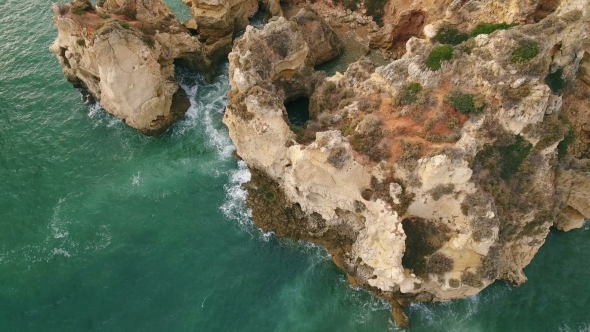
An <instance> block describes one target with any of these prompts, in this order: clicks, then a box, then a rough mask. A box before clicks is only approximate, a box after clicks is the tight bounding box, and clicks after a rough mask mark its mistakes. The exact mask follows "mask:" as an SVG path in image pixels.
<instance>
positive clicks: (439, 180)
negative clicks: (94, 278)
mask: <svg viewBox="0 0 590 332" xmlns="http://www.w3.org/2000/svg"><path fill="white" fill-rule="evenodd" d="M416 3H419V2H416ZM517 3H519V2H516V1H512V2H508V1H507V2H503V3H499V2H494V1H477V2H474V1H467V2H465V1H463V2H458V1H454V2H452V3H450V4H448V6H447V7H446V8H445V9H444V10H441V11H440V12H441V16H438V17H436V18H435V19H433V20H430V21H427V20H425V21H424V22H423V23H424V24H422V23H421V24H420V25H421V29H422V30H421V33H423V36H424V37H425V38H424V39H418V38H416V37H414V36H409V37H408V38H409V39H407V42H406V43H405V54H404V55H403V57H401V58H400V59H398V60H395V61H392V62H391V63H389V64H388V65H385V66H382V67H378V68H375V67H374V65H373V64H372V63H371V62H370V61H369V60H367V59H363V60H360V61H358V62H356V63H353V64H351V65H350V66H349V67H348V70H347V71H346V72H345V73H343V74H341V73H336V75H334V76H332V77H324V76H323V74H322V73H321V72H315V71H314V68H313V66H314V64H315V59H317V58H318V57H320V58H325V59H328V58H330V57H332V56H333V54H337V52H335V49H337V47H334V45H331V44H330V43H328V42H323V47H318V45H313V46H312V45H310V41H309V40H307V39H306V38H305V36H306V35H307V34H309V32H308V31H307V30H306V29H307V27H308V26H309V24H301V22H300V21H299V20H298V19H297V18H295V17H294V18H292V19H291V20H290V21H287V20H285V19H283V18H280V19H278V20H275V21H273V22H271V23H269V24H268V25H267V26H266V27H264V28H263V29H261V30H257V29H253V28H252V27H248V28H247V30H246V33H245V34H244V36H243V37H241V38H240V39H239V40H237V41H236V43H235V45H234V48H233V51H232V53H231V54H230V55H229V58H230V83H231V91H230V92H229V104H228V107H227V110H226V113H225V116H224V120H223V121H224V123H225V124H226V125H227V126H228V128H229V132H230V136H231V138H232V140H233V142H234V144H235V145H236V148H237V154H238V155H239V156H240V157H241V158H242V159H243V160H245V162H246V163H247V164H248V166H249V167H250V169H251V171H252V173H253V177H252V181H251V182H250V183H249V184H248V185H247V188H248V189H249V197H248V204H249V207H250V208H252V211H253V217H254V221H255V223H256V224H257V225H258V226H259V227H261V228H262V229H263V230H264V231H273V232H275V233H276V234H277V235H278V236H287V237H292V238H296V239H305V240H309V241H313V242H317V243H320V244H322V245H324V246H326V247H327V248H328V249H329V250H330V252H331V254H332V256H333V259H334V261H335V263H336V264H337V265H338V266H340V267H341V268H342V269H343V270H344V271H345V272H346V273H347V275H348V276H349V280H350V282H351V283H353V284H355V285H362V286H364V287H366V288H368V289H369V290H371V291H372V292H373V293H374V294H376V295H377V296H380V297H382V298H385V299H387V300H389V301H390V303H392V305H393V307H394V314H395V315H396V316H397V317H398V318H399V320H398V322H402V321H403V314H402V313H401V310H400V304H401V305H403V304H404V303H405V302H406V301H444V300H448V299H453V298H460V297H465V296H469V295H473V294H476V293H478V292H479V291H481V290H482V289H483V288H485V287H486V286H488V285H489V284H491V283H492V282H494V281H495V280H498V279H503V280H507V281H510V282H512V283H513V284H516V285H519V284H522V283H523V282H525V281H526V276H525V275H524V274H523V272H522V270H523V268H524V267H525V266H527V265H528V264H529V263H530V261H531V259H532V258H533V256H534V255H535V253H536V252H537V251H538V249H539V247H540V246H541V245H542V244H543V242H544V240H545V237H546V236H547V234H548V232H549V229H550V227H551V226H552V225H554V224H555V225H556V226H558V227H560V228H561V229H564V230H568V229H571V228H573V227H580V226H581V224H583V221H584V219H587V218H589V217H590V211H589V210H588V198H589V194H590V186H589V185H588V181H589V173H588V171H589V170H590V169H589V168H588V164H589V163H588V160H587V159H584V158H588V157H587V154H586V152H587V144H586V145H584V142H585V141H586V138H587V137H584V135H586V136H587V132H584V130H586V129H587V128H586V127H587V123H586V122H583V121H585V120H581V119H587V116H588V114H587V109H579V108H576V107H575V106H569V107H568V106H567V105H568V104H569V105H575V104H576V103H579V102H580V98H581V97H580V96H577V97H575V96H574V95H575V92H572V91H576V88H575V87H574V86H573V84H574V81H575V79H576V75H577V76H578V77H582V78H581V79H579V80H578V81H581V80H582V79H584V77H585V76H584V74H583V73H582V74H580V73H581V70H580V69H579V68H583V67H580V63H581V62H582V59H583V57H584V54H585V49H588V34H589V30H588V22H589V20H588V15H589V14H588V8H587V2H586V1H579V0H569V1H566V0H564V1H562V2H561V3H560V4H556V5H555V6H554V7H551V10H548V11H547V12H544V13H543V14H542V15H541V14H538V15H536V16H535V13H536V12H538V9H539V6H538V4H537V5H536V6H531V8H529V7H518V6H516V4H517ZM431 5H433V4H431ZM444 5H445V4H443V3H437V4H436V6H435V7H436V8H438V7H441V6H444ZM422 6H425V5H424V4H422ZM418 9H420V10H421V11H422V12H424V13H426V12H428V9H429V8H428V7H420V6H419V5H416V7H415V8H414V10H418ZM433 12H434V13H437V12H438V11H433ZM306 13H307V14H306ZM442 13H444V15H443V14H442ZM492 14H494V15H496V16H494V15H492ZM531 15H533V17H532V18H531ZM298 16H299V17H301V16H304V17H306V20H307V21H311V20H321V18H320V17H319V16H317V15H314V12H313V10H310V9H304V10H302V12H300V13H299V14H298ZM457 17H459V18H460V19H455V18H457ZM507 18H511V19H510V20H508V19H507ZM466 20H467V21H466ZM490 20H494V21H491V22H490ZM505 22H510V23H515V24H507V23H505ZM426 23H428V24H426ZM484 23H485V24H484ZM489 23H494V24H489ZM516 23H518V24H516ZM319 25H321V24H319ZM316 26H318V24H316ZM322 26H325V25H322ZM316 33H319V32H316ZM332 33H333V32H332V31H331V30H330V29H329V28H324V29H322V30H321V34H322V35H323V36H325V37H324V38H323V39H322V40H326V41H327V40H330V38H329V36H330V35H331V34H332ZM314 40H315V41H317V40H320V39H315V38H314ZM320 50H321V51H320ZM318 51H319V52H321V53H322V55H321V56H318V55H317V54H316V53H317V52H318ZM582 71H583V70H582ZM585 89H587V88H585ZM564 95H565V96H566V97H565V104H566V107H565V108H564V107H562V106H563V105H564ZM572 96H573V97H572ZM300 97H306V98H309V110H308V112H309V119H308V120H307V122H306V124H305V125H303V126H298V125H296V124H295V122H294V119H295V116H302V114H303V115H305V113H306V112H307V111H306V110H304V109H303V108H300V109H291V108H290V104H289V103H290V102H291V101H292V100H294V99H297V98H300ZM568 98H569V99H571V100H569V101H568ZM583 98H585V97H583ZM586 104H587V102H586ZM578 112H581V113H583V114H578ZM295 113H300V114H295ZM584 128H586V129H584ZM574 151H579V152H576V153H577V154H576V153H574Z"/></svg>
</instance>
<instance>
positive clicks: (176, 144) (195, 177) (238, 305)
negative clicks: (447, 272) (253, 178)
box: [0, 0, 590, 331]
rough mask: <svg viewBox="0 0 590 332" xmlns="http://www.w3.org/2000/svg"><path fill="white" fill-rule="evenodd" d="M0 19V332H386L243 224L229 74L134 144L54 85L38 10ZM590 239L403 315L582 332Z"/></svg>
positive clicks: (310, 248)
mask: <svg viewBox="0 0 590 332" xmlns="http://www.w3.org/2000/svg"><path fill="white" fill-rule="evenodd" d="M167 3H169V4H171V5H172V8H173V9H174V10H175V11H176V12H180V13H182V15H183V17H184V18H188V17H189V14H188V11H187V8H186V6H184V5H183V4H182V3H181V1H172V0H169V1H167ZM0 13H1V14H0V26H1V27H2V29H0V331H391V330H395V327H394V326H393V325H392V323H391V321H390V319H389V315H390V314H389V308H388V305H387V304H385V303H383V302H382V301H380V300H378V299H375V298H373V297H372V296H371V295H370V294H368V293H367V292H366V291H364V290H358V289H353V288H351V287H350V286H348V284H347V283H346V280H345V277H344V275H343V274H342V273H341V272H340V271H339V270H338V269H337V268H336V267H335V266H334V264H333V263H332V262H331V261H330V258H329V255H328V254H327V252H326V251H325V250H323V249H321V248H319V247H317V246H314V245H310V244H308V243H303V242H293V241H291V240H287V239H277V238H275V237H274V236H272V235H270V234H263V233H262V232H260V231H259V230H258V229H256V228H255V227H254V226H253V225H252V221H251V219H250V214H249V212H248V211H247V210H246V209H245V207H244V204H243V198H244V192H243V191H241V189H240V188H239V185H240V183H242V182H244V181H246V180H247V177H248V172H247V168H246V167H245V166H244V165H243V164H241V165H238V164H237V162H236V161H235V160H234V159H233V158H232V157H231V155H230V153H231V150H232V149H233V148H232V145H231V141H230V140H229V137H228V135H227V129H226V128H225V127H224V126H223V124H222V123H221V119H222V115H223V114H222V112H223V108H224V106H225V103H226V102H227V100H226V95H225V93H226V91H227V90H228V88H229V86H228V82H227V65H225V66H224V67H223V68H222V70H224V71H225V75H224V76H222V77H220V78H218V79H217V80H216V82H214V84H212V85H207V84H205V82H204V81H203V80H202V78H201V77H199V76H198V75H194V74H190V73H187V72H184V71H182V70H181V71H179V72H178V74H179V76H181V84H182V85H183V86H184V87H185V88H186V89H187V91H189V94H190V95H191V96H194V100H193V106H192V107H191V109H190V110H189V112H188V114H187V115H186V116H185V117H184V118H183V119H182V120H180V121H179V122H178V123H177V124H175V125H174V126H172V128H170V129H169V130H168V131H167V132H166V133H165V134H164V135H163V136H161V137H157V138H154V137H145V136H142V135H141V134H139V133H137V132H136V131H134V130H132V129H130V128H128V127H127V126H126V125H125V124H124V123H122V121H120V120H118V119H116V118H114V117H113V116H111V115H109V114H107V113H106V112H105V111H104V110H102V109H101V108H100V106H99V105H85V104H84V103H83V102H82V100H81V98H80V94H79V93H78V92H77V91H76V90H75V89H73V88H72V87H71V85H70V84H69V83H67V82H66V81H65V79H64V78H63V75H62V74H61V68H60V66H59V64H58V62H57V60H56V58H55V56H54V55H53V54H51V53H49V51H48V47H49V45H50V44H51V43H52V41H53V39H54V38H55V36H56V29H55V28H54V27H53V26H52V23H51V18H52V13H51V11H50V10H49V3H48V2H46V1H40V0H32V1H26V2H23V1H17V0H6V1H3V2H2V3H0ZM589 234H590V233H589V232H588V230H587V229H586V230H579V231H574V232H572V233H568V234H561V233H552V234H551V235H550V237H549V239H548V240H547V243H546V244H545V245H544V246H543V247H542V249H541V251H540V252H539V254H538V256H537V257H536V258H535V260H533V263H532V264H531V266H529V267H528V268H527V269H526V271H525V272H526V274H527V275H528V276H529V279H530V281H529V282H528V283H527V284H525V285H524V286H522V287H520V288H512V287H510V286H508V285H506V284H503V283H498V284H495V285H493V286H492V287H490V288H488V289H486V290H484V291H483V292H482V293H481V294H480V295H478V296H475V297H472V298H468V299H465V300H459V301H451V302H448V303H442V304H418V305H413V306H412V307H411V308H410V315H411V318H412V324H413V330H414V331H588V325H589V324H590V319H589V318H588V316H587V312H588V311H587V308H588V307H589V305H590V303H589V300H588V296H586V294H587V293H588V291H590V286H589V285H588V283H587V280H589V279H590V275H589V274H590V266H589V262H590V259H589V258H590V254H589V253H590V245H589V244H590V241H588V240H589V236H590V235H589Z"/></svg>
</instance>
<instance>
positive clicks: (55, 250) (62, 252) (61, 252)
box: [53, 248, 70, 257]
mask: <svg viewBox="0 0 590 332" xmlns="http://www.w3.org/2000/svg"><path fill="white" fill-rule="evenodd" d="M57 255H62V256H64V257H70V253H69V252H67V251H66V250H64V249H62V248H53V256H57Z"/></svg>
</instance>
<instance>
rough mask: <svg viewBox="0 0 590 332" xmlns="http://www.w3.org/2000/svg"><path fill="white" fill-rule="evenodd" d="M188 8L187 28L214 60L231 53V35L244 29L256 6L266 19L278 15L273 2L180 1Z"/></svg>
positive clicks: (278, 5)
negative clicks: (189, 16) (191, 17)
mask: <svg viewBox="0 0 590 332" xmlns="http://www.w3.org/2000/svg"><path fill="white" fill-rule="evenodd" d="M182 1H183V2H184V3H185V4H186V5H187V6H189V7H190V9H191V13H192V14H193V19H191V20H190V23H189V24H190V25H191V26H192V28H193V29H195V30H196V31H197V32H198V37H199V40H200V41H202V42H203V44H204V45H205V47H206V49H207V52H208V53H209V54H211V55H212V58H213V59H214V60H215V61H218V60H220V59H222V58H225V57H226V56H227V54H228V53H229V52H230V51H231V48H232V41H233V36H234V34H235V33H236V32H238V31H241V30H244V29H245V28H246V26H248V24H249V23H250V21H249V19H250V18H252V17H253V16H254V15H255V14H256V12H258V10H259V9H260V8H259V4H262V7H263V9H264V10H265V11H266V12H267V13H268V14H270V16H282V15H283V12H282V10H281V6H280V4H279V1H277V0H265V1H258V0H182Z"/></svg>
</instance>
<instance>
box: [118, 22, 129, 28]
mask: <svg viewBox="0 0 590 332" xmlns="http://www.w3.org/2000/svg"><path fill="white" fill-rule="evenodd" d="M119 24H120V25H121V27H122V28H124V29H129V23H127V22H126V21H119Z"/></svg>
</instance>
